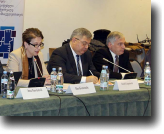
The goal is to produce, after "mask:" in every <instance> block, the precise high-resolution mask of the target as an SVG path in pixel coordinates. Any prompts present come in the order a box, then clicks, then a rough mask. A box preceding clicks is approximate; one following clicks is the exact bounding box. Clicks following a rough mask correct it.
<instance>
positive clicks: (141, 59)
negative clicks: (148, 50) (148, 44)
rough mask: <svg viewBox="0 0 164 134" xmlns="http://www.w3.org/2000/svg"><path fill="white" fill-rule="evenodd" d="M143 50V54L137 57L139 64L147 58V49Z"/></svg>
mask: <svg viewBox="0 0 164 134" xmlns="http://www.w3.org/2000/svg"><path fill="white" fill-rule="evenodd" d="M141 50H142V54H140V55H137V61H138V62H139V63H141V62H143V60H144V59H145V56H146V54H145V49H144V48H142V49H141Z"/></svg>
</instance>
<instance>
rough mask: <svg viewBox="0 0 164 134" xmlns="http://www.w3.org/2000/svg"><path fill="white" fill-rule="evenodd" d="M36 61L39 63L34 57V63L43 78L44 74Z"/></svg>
mask: <svg viewBox="0 0 164 134" xmlns="http://www.w3.org/2000/svg"><path fill="white" fill-rule="evenodd" d="M36 61H37V60H36V58H35V57H34V62H35V63H36V66H37V68H38V70H39V72H40V74H41V76H43V74H42V72H41V71H40V68H39V66H38V63H37V62H36Z"/></svg>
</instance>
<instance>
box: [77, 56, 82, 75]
mask: <svg viewBox="0 0 164 134" xmlns="http://www.w3.org/2000/svg"><path fill="white" fill-rule="evenodd" d="M76 57H77V70H78V71H77V74H78V76H82V73H81V68H80V64H79V55H76Z"/></svg>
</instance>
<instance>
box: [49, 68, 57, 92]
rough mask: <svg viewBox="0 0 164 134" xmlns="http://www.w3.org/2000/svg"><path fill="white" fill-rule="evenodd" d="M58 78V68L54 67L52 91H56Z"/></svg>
mask: <svg viewBox="0 0 164 134" xmlns="http://www.w3.org/2000/svg"><path fill="white" fill-rule="evenodd" d="M56 78H57V72H56V68H52V72H51V89H50V90H51V92H56Z"/></svg>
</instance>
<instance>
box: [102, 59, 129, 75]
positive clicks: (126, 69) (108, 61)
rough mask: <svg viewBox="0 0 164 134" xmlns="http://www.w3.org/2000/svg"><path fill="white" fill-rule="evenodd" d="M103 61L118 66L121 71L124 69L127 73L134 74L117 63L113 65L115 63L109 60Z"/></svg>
mask: <svg viewBox="0 0 164 134" xmlns="http://www.w3.org/2000/svg"><path fill="white" fill-rule="evenodd" d="M103 60H105V61H107V62H109V63H111V64H113V65H115V66H118V67H119V68H121V69H123V70H125V71H127V72H129V73H132V72H130V71H129V70H127V69H125V68H123V67H120V66H119V65H116V64H115V63H113V62H111V61H109V60H107V59H105V58H103Z"/></svg>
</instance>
